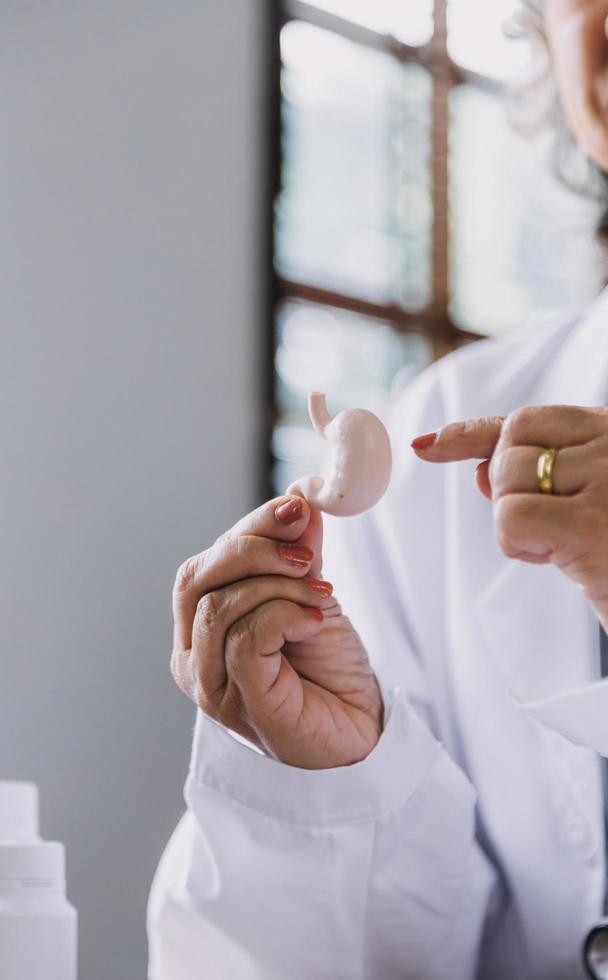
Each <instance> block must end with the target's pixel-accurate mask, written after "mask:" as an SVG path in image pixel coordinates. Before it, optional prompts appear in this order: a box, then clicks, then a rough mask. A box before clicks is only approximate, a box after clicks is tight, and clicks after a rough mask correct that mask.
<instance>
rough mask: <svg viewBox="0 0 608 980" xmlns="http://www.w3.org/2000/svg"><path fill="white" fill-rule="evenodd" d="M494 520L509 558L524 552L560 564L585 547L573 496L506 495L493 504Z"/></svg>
mask: <svg viewBox="0 0 608 980" xmlns="http://www.w3.org/2000/svg"><path fill="white" fill-rule="evenodd" d="M494 522H495V527H496V537H497V540H498V544H499V546H500V548H501V550H502V551H503V552H504V554H505V555H507V556H508V557H509V558H520V557H522V556H524V555H525V556H531V557H535V558H545V559H549V560H551V561H553V562H555V564H557V565H563V564H564V563H566V562H568V561H569V560H572V559H573V558H574V556H575V555H576V554H578V553H580V552H581V551H582V550H584V549H585V547H586V541H585V538H586V536H587V535H586V531H585V529H584V528H583V525H582V523H581V508H580V507H579V506H578V501H577V498H575V497H553V496H547V495H545V494H530V493H521V494H515V493H514V494H507V495H506V496H504V497H501V498H500V500H498V501H497V502H496V503H495V505H494Z"/></svg>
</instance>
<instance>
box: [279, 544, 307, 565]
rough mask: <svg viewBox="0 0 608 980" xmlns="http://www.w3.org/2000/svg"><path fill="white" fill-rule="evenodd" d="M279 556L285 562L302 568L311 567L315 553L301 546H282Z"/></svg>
mask: <svg viewBox="0 0 608 980" xmlns="http://www.w3.org/2000/svg"><path fill="white" fill-rule="evenodd" d="M279 554H280V556H281V558H282V559H283V561H286V562H289V564H290V565H298V566H299V567H300V568H303V567H304V566H305V565H310V563H311V561H312V560H313V558H314V552H313V551H311V550H310V548H305V547H304V546H303V545H301V544H280V545H279Z"/></svg>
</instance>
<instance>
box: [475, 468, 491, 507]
mask: <svg viewBox="0 0 608 980" xmlns="http://www.w3.org/2000/svg"><path fill="white" fill-rule="evenodd" d="M489 469H490V460H489V459H484V461H483V463H480V464H479V466H478V467H477V469H476V470H475V482H476V484H477V489H478V490H479V492H480V493H482V494H483V496H484V497H487V499H488V500H491V499H492V487H491V484H490V477H489Z"/></svg>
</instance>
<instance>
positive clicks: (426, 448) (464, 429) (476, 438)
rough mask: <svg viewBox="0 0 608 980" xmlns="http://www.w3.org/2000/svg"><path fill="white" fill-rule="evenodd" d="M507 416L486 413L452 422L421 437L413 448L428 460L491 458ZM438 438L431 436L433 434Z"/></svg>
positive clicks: (436, 461) (448, 461)
mask: <svg viewBox="0 0 608 980" xmlns="http://www.w3.org/2000/svg"><path fill="white" fill-rule="evenodd" d="M503 423H504V416H502V415H497V416H495V415H485V416H482V417H481V418H476V419H465V420H464V421H462V422H450V423H449V425H444V427H443V428H442V429H440V430H439V431H438V432H437V433H429V434H428V435H425V436H419V437H418V438H417V439H414V441H413V442H412V449H413V450H414V452H415V453H416V455H417V456H419V457H420V459H424V460H426V461H427V462H429V463H453V462H456V461H457V460H463V459H489V458H490V457H491V456H492V454H493V452H494V450H495V449H496V444H497V443H498V440H499V439H500V435H501V432H502V427H503ZM433 435H434V436H435V438H434V439H433V438H431V437H432V436H433Z"/></svg>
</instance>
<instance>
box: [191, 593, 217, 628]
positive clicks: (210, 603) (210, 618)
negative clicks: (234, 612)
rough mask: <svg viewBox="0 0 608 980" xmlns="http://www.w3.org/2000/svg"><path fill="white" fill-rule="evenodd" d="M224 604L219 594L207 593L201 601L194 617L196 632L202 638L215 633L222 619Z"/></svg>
mask: <svg viewBox="0 0 608 980" xmlns="http://www.w3.org/2000/svg"><path fill="white" fill-rule="evenodd" d="M222 612H223V603H222V600H221V598H220V596H219V595H218V593H217V592H207V593H206V594H205V595H204V596H203V597H202V599H199V601H198V603H197V606H196V616H195V617H194V630H195V631H196V633H197V635H198V636H200V637H206V636H208V635H209V633H212V632H214V630H216V629H217V628H218V625H219V624H220V622H221V619H222Z"/></svg>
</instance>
